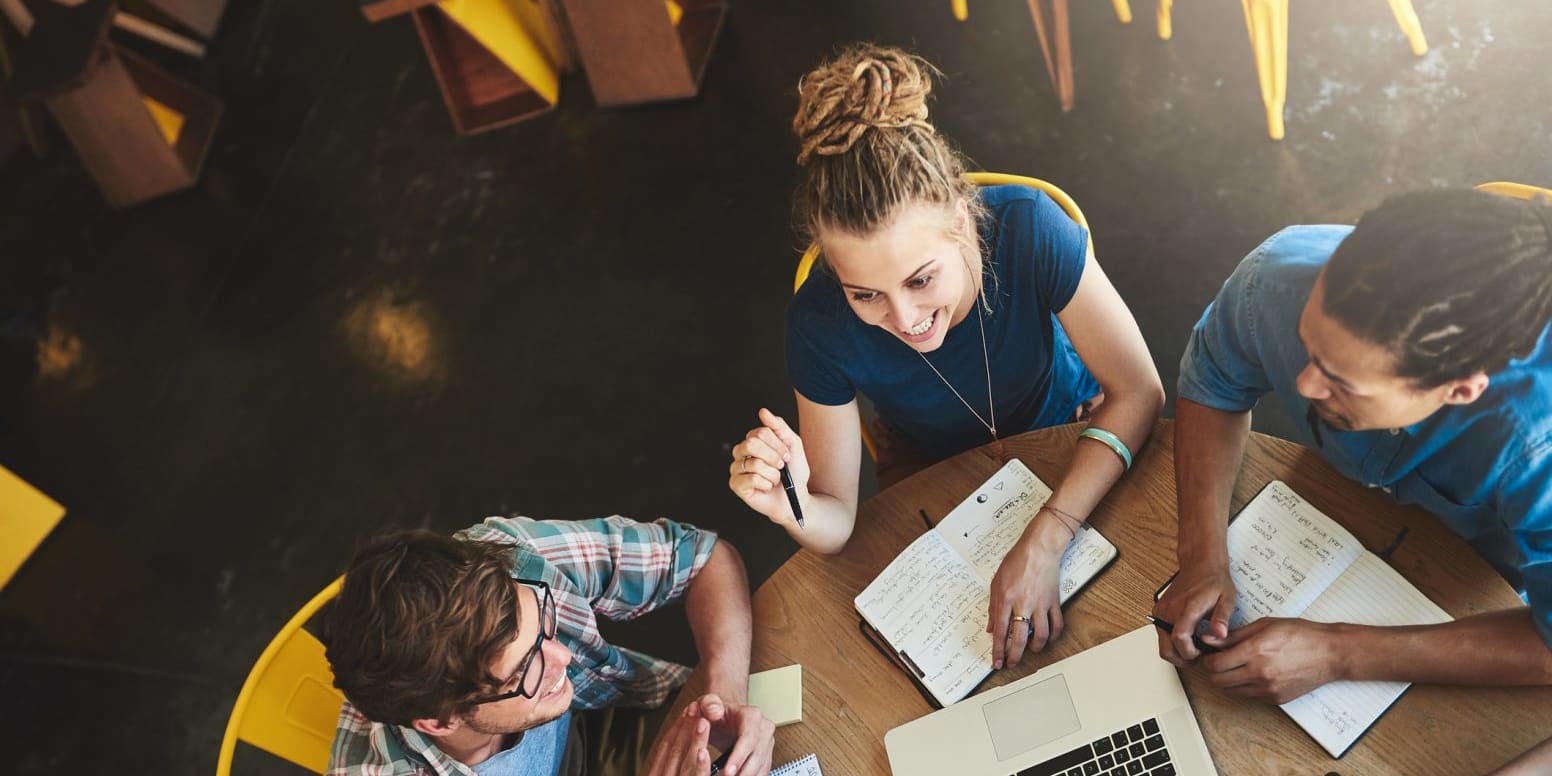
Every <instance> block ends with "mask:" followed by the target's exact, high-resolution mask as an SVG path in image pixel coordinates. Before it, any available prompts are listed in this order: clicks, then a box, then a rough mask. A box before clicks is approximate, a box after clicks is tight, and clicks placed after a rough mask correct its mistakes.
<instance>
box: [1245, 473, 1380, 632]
mask: <svg viewBox="0 0 1552 776" xmlns="http://www.w3.org/2000/svg"><path fill="white" fill-rule="evenodd" d="M1228 540H1229V541H1228V545H1229V558H1230V564H1229V575H1230V576H1231V577H1233V579H1234V588H1235V590H1236V591H1238V595H1237V596H1236V597H1235V599H1234V606H1235V608H1234V615H1233V616H1232V617H1231V618H1230V619H1229V627H1230V628H1231V629H1232V628H1239V627H1241V626H1244V625H1248V624H1249V623H1252V622H1255V621H1256V620H1259V619H1261V618H1262V617H1297V616H1298V615H1299V613H1300V612H1303V611H1304V610H1305V608H1306V607H1308V606H1309V605H1310V602H1312V601H1314V600H1315V598H1316V597H1317V596H1319V595H1320V591H1322V590H1324V589H1326V586H1328V585H1330V584H1331V582H1332V580H1334V579H1336V578H1337V576H1338V575H1340V574H1341V573H1342V570H1343V569H1345V568H1347V566H1348V565H1349V564H1351V563H1352V562H1353V559H1354V558H1357V557H1358V555H1359V554H1361V553H1362V552H1363V551H1364V550H1363V545H1362V544H1360V543H1359V542H1358V540H1357V539H1355V538H1354V537H1353V535H1352V534H1350V533H1348V532H1347V529H1345V528H1343V527H1342V526H1340V525H1337V524H1336V522H1335V521H1333V520H1332V519H1331V518H1329V517H1326V516H1325V515H1323V514H1321V513H1320V512H1319V511H1318V510H1316V509H1315V508H1314V507H1312V506H1310V505H1309V504H1308V503H1307V502H1306V501H1305V500H1304V499H1303V498H1301V497H1300V496H1299V494H1297V493H1294V492H1293V490H1292V489H1291V488H1289V487H1288V486H1287V485H1286V484H1284V483H1282V482H1273V483H1271V484H1270V485H1267V486H1266V488H1265V489H1264V490H1262V491H1261V493H1260V495H1257V496H1256V497H1255V498H1254V499H1252V500H1251V502H1250V503H1249V504H1247V505H1246V506H1245V508H1244V510H1242V511H1241V512H1240V514H1239V517H1237V518H1235V519H1234V522H1233V523H1232V524H1230V526H1229V535H1228Z"/></svg>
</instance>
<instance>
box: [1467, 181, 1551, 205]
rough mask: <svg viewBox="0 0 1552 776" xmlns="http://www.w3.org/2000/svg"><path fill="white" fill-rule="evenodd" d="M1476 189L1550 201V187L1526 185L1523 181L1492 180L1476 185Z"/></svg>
mask: <svg viewBox="0 0 1552 776" xmlns="http://www.w3.org/2000/svg"><path fill="white" fill-rule="evenodd" d="M1477 191H1485V192H1487V193H1489V194H1501V195H1503V196H1505V197H1514V198H1515V199H1536V198H1538V197H1541V198H1544V199H1546V200H1547V201H1549V202H1552V189H1543V188H1541V187H1539V186H1528V185H1526V184H1524V183H1510V182H1508V181H1493V182H1492V183H1483V184H1481V185H1479V186H1477Z"/></svg>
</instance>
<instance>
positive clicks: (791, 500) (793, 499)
mask: <svg viewBox="0 0 1552 776" xmlns="http://www.w3.org/2000/svg"><path fill="white" fill-rule="evenodd" d="M781 487H782V489H783V490H785V491H787V503H788V504H791V505H792V516H793V517H796V518H797V519H798V528H802V527H803V507H801V506H798V486H797V485H796V484H794V483H793V482H792V472H789V471H787V465H786V464H782V465H781Z"/></svg>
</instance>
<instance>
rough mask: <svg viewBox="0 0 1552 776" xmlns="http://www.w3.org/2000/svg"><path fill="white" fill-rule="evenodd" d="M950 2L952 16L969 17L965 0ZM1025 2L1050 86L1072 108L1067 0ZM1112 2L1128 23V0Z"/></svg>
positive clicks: (1066, 108) (1073, 92)
mask: <svg viewBox="0 0 1552 776" xmlns="http://www.w3.org/2000/svg"><path fill="white" fill-rule="evenodd" d="M951 3H952V5H953V8H954V18H955V19H958V20H960V21H964V20H966V19H969V18H970V7H969V5H968V3H967V2H966V0H951ZM1028 3H1029V15H1030V16H1031V17H1033V18H1034V20H1035V37H1036V38H1038V39H1039V41H1040V53H1041V55H1042V56H1044V57H1045V70H1046V73H1047V74H1049V75H1050V76H1051V87H1052V88H1053V89H1055V90H1056V95H1057V97H1058V98H1059V99H1060V100H1061V102H1062V110H1064V111H1069V110H1072V106H1073V105H1074V104H1075V103H1076V101H1077V91H1076V89H1075V88H1074V86H1073V81H1072V35H1071V34H1070V33H1069V31H1068V24H1067V0H1028ZM1111 4H1112V5H1113V6H1115V13H1116V18H1118V19H1120V20H1121V23H1122V24H1130V23H1131V21H1132V6H1131V4H1130V3H1129V2H1128V0H1111ZM1047 6H1049V8H1047ZM1048 17H1049V18H1048ZM1047 27H1052V28H1054V34H1048V33H1047V30H1046V28H1047ZM1053 49H1054V50H1055V57H1054V59H1053V57H1052V50H1053Z"/></svg>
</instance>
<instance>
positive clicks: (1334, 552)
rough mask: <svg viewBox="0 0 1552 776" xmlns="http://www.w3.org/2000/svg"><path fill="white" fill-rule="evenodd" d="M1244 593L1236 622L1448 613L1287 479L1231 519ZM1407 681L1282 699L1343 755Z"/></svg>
mask: <svg viewBox="0 0 1552 776" xmlns="http://www.w3.org/2000/svg"><path fill="white" fill-rule="evenodd" d="M1228 545H1229V558H1230V565H1229V574H1230V575H1231V576H1232V577H1233V578H1234V587H1235V589H1236V591H1237V595H1236V596H1235V599H1234V604H1235V607H1236V608H1235V611H1234V616H1233V617H1232V618H1231V619H1230V621H1229V627H1230V628H1231V629H1232V628H1238V627H1240V626H1242V625H1246V624H1248V623H1251V622H1254V621H1255V620H1258V619H1260V618H1262V617H1303V618H1305V619H1307V620H1315V621H1318V622H1351V623H1358V624H1363V625H1411V624H1422V623H1436V622H1445V621H1448V620H1449V619H1450V617H1449V615H1448V614H1446V613H1445V612H1444V610H1442V609H1440V608H1439V607H1438V606H1435V605H1434V603H1433V602H1432V601H1429V600H1428V598H1427V596H1424V595H1423V594H1422V593H1421V592H1419V591H1418V589H1417V588H1415V587H1413V586H1412V584H1411V583H1410V582H1408V581H1407V580H1406V578H1404V577H1402V576H1401V575H1400V574H1398V573H1396V571H1395V569H1392V568H1391V567H1389V566H1387V565H1385V562H1384V561H1382V560H1380V559H1379V557H1378V556H1376V555H1375V554H1374V553H1372V552H1369V551H1367V550H1365V549H1364V548H1363V545H1362V544H1360V543H1359V542H1358V540H1357V539H1356V538H1355V537H1354V536H1353V535H1352V534H1350V533H1348V532H1347V530H1346V529H1344V528H1342V527H1341V526H1340V525H1338V524H1337V523H1336V522H1335V521H1333V520H1332V519H1331V518H1329V517H1326V516H1325V515H1323V514H1321V513H1320V511H1319V510H1317V509H1315V508H1314V507H1313V506H1311V505H1310V504H1309V503H1308V502H1306V501H1305V500H1304V499H1303V498H1301V497H1300V496H1299V494H1297V493H1294V492H1293V490H1292V489H1291V488H1289V487H1288V486H1287V484H1285V483H1282V482H1278V481H1273V482H1272V483H1271V484H1269V485H1267V486H1266V488H1265V489H1264V490H1262V491H1261V493H1260V494H1258V495H1257V496H1256V497H1255V498H1254V499H1251V501H1250V503H1249V504H1247V505H1245V509H1244V510H1242V511H1241V512H1240V514H1239V517H1237V518H1235V519H1234V522H1233V523H1231V524H1230V525H1229V535H1228ZM1406 688H1407V684H1406V683H1404V682H1332V683H1330V684H1327V685H1324V686H1322V687H1319V688H1317V689H1315V690H1314V691H1313V692H1310V693H1307V694H1305V695H1303V696H1301V697H1298V698H1295V699H1293V700H1292V701H1289V702H1288V703H1285V704H1283V705H1282V709H1283V711H1285V712H1287V714H1288V716H1290V717H1292V718H1293V720H1294V721H1295V722H1297V723H1299V725H1300V726H1301V727H1303V728H1304V729H1305V730H1306V731H1308V732H1309V734H1310V736H1311V737H1313V738H1314V739H1315V741H1316V742H1317V743H1319V744H1320V745H1321V746H1322V747H1324V748H1325V750H1326V751H1327V752H1329V753H1330V754H1331V756H1332V757H1341V756H1342V753H1344V752H1346V751H1347V749H1348V748H1349V747H1351V746H1352V745H1353V742H1355V741H1357V740H1358V738H1359V737H1360V736H1362V735H1363V734H1364V731H1366V730H1368V729H1369V727H1370V726H1371V725H1373V724H1374V722H1375V720H1378V719H1379V718H1380V716H1381V715H1382V714H1384V713H1385V711H1386V709H1389V708H1390V706H1391V704H1393V703H1395V702H1396V699H1397V698H1400V697H1401V693H1403V692H1405V691H1406Z"/></svg>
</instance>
